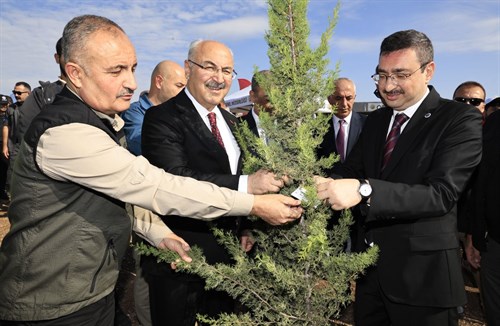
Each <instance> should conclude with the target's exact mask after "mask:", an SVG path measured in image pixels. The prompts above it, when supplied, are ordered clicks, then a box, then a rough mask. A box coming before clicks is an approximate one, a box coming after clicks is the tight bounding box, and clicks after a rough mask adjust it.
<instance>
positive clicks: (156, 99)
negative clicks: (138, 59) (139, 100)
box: [148, 60, 186, 105]
mask: <svg viewBox="0 0 500 326" xmlns="http://www.w3.org/2000/svg"><path fill="white" fill-rule="evenodd" d="M184 86H186V75H185V74H184V68H183V67H181V65H179V64H178V63H176V62H173V61H170V60H164V61H162V62H160V63H158V64H157V65H156V67H155V68H154V69H153V73H152V74H151V86H150V88H149V95H148V97H149V100H150V101H151V103H153V105H158V104H161V103H163V102H166V101H168V100H169V99H171V98H172V97H174V96H176V95H177V94H179V92H180V91H181V90H182V89H183V88H184Z"/></svg>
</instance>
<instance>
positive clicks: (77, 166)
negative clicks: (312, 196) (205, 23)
mask: <svg viewBox="0 0 500 326" xmlns="http://www.w3.org/2000/svg"><path fill="white" fill-rule="evenodd" d="M62 37H63V41H62V44H63V54H64V61H65V71H66V74H67V76H68V80H67V84H66V86H65V87H64V88H63V90H62V91H61V92H60V93H59V94H58V95H57V96H56V99H55V100H54V102H53V103H52V104H50V105H47V106H46V107H45V108H44V109H43V110H42V111H41V112H40V113H39V114H38V115H37V116H36V117H35V118H34V119H33V121H32V123H31V125H30V127H29V129H28V130H27V132H26V134H25V136H24V138H23V141H22V144H21V147H20V152H19V157H18V160H17V162H16V165H15V168H14V171H13V182H12V185H13V188H12V202H11V205H10V209H9V221H10V223H11V228H10V231H9V233H8V234H7V235H6V236H5V238H4V239H3V241H2V245H1V247H0V284H1V285H2V286H1V287H0V324H2V325H26V324H30V323H34V322H35V321H36V324H37V325H56V324H57V325H77V326H79V325H82V326H83V325H103V326H104V325H106V326H108V325H113V322H114V314H115V299H114V289H115V285H116V281H117V278H118V272H119V268H120V262H121V259H122V257H123V256H124V254H125V251H126V249H127V247H128V245H129V243H130V232H131V227H132V225H131V223H132V221H131V219H130V218H129V216H128V214H127V212H126V210H125V205H124V203H125V202H127V203H130V204H133V205H137V206H140V207H144V208H146V209H149V210H153V211H155V212H158V213H159V214H174V213H175V214H180V215H183V216H190V217H192V218H197V219H209V220H212V219H215V218H217V217H220V216H228V215H229V216H246V215H249V214H253V215H257V216H261V217H262V218H263V219H265V220H266V221H268V222H269V223H270V224H282V223H288V222H291V221H294V220H295V219H297V218H298V217H299V216H300V215H301V214H302V209H301V208H300V207H299V205H300V201H297V200H294V199H292V198H290V197H286V196H283V195H260V196H259V195H250V194H245V193H240V192H237V191H232V190H229V189H224V188H219V187H217V186H215V185H213V184H210V183H208V182H200V181H197V180H194V179H191V178H185V177H180V176H174V175H172V174H169V173H166V172H165V171H164V170H162V169H159V168H156V167H154V166H153V165H151V164H150V163H149V162H148V161H147V160H146V159H145V158H144V157H142V156H135V155H133V154H131V153H130V152H128V151H127V150H126V149H125V148H123V147H121V146H120V138H121V137H122V136H123V133H122V132H121V129H122V127H123V124H124V123H123V120H122V119H121V118H120V117H119V113H121V112H123V111H125V110H126V109H128V108H129V106H130V100H131V99H132V96H133V93H134V90H135V89H136V88H137V85H136V80H135V76H134V72H135V68H136V66H137V57H136V53H135V49H134V46H133V45H132V43H131V41H130V39H129V38H128V36H127V35H126V34H125V32H124V31H123V29H122V28H121V27H120V26H118V25H117V24H116V23H114V22H113V21H111V20H109V19H107V18H105V17H101V16H95V15H83V16H78V17H75V18H73V19H72V20H71V21H70V22H68V23H67V24H66V26H65V28H64V31H63V36H62ZM226 219H227V218H226ZM133 222H134V230H138V229H140V230H139V231H144V232H146V233H147V235H148V238H149V239H150V240H151V241H152V242H153V243H154V244H155V245H157V246H158V247H160V248H170V249H172V250H175V251H177V252H178V253H179V254H180V255H181V257H183V259H185V260H187V261H188V260H189V259H188V258H189V257H187V254H186V251H187V250H188V249H189V245H188V244H187V243H186V242H185V241H183V240H182V239H181V238H179V237H177V236H176V235H174V234H173V233H172V232H171V231H170V230H169V229H168V228H167V227H166V226H165V225H164V224H163V223H161V220H156V221H145V220H144V221H141V220H137V219H135V220H134V221H133Z"/></svg>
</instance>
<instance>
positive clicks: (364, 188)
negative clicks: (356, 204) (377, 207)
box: [358, 179, 372, 203]
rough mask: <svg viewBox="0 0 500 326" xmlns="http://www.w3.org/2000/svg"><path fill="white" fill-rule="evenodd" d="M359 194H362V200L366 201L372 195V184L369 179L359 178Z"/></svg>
mask: <svg viewBox="0 0 500 326" xmlns="http://www.w3.org/2000/svg"><path fill="white" fill-rule="evenodd" d="M358 192H359V194H360V195H361V202H362V203H366V202H367V201H368V199H369V198H370V196H371V195H372V186H370V184H369V183H368V180H365V179H359V189H358Z"/></svg>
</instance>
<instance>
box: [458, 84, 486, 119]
mask: <svg viewBox="0 0 500 326" xmlns="http://www.w3.org/2000/svg"><path fill="white" fill-rule="evenodd" d="M453 99H454V100H455V101H458V102H462V103H467V104H470V105H472V106H475V107H476V108H477V109H478V110H479V112H481V114H483V115H484V105H485V103H484V101H485V99H486V90H485V89H484V87H483V85H481V84H480V83H478V82H477V81H466V82H463V83H461V84H460V85H458V87H457V88H456V89H455V91H454V92H453Z"/></svg>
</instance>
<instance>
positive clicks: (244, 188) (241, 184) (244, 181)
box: [238, 175, 248, 194]
mask: <svg viewBox="0 0 500 326" xmlns="http://www.w3.org/2000/svg"><path fill="white" fill-rule="evenodd" d="M238 191H240V192H244V193H246V194H247V193H248V175H240V179H239V180H238Z"/></svg>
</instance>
